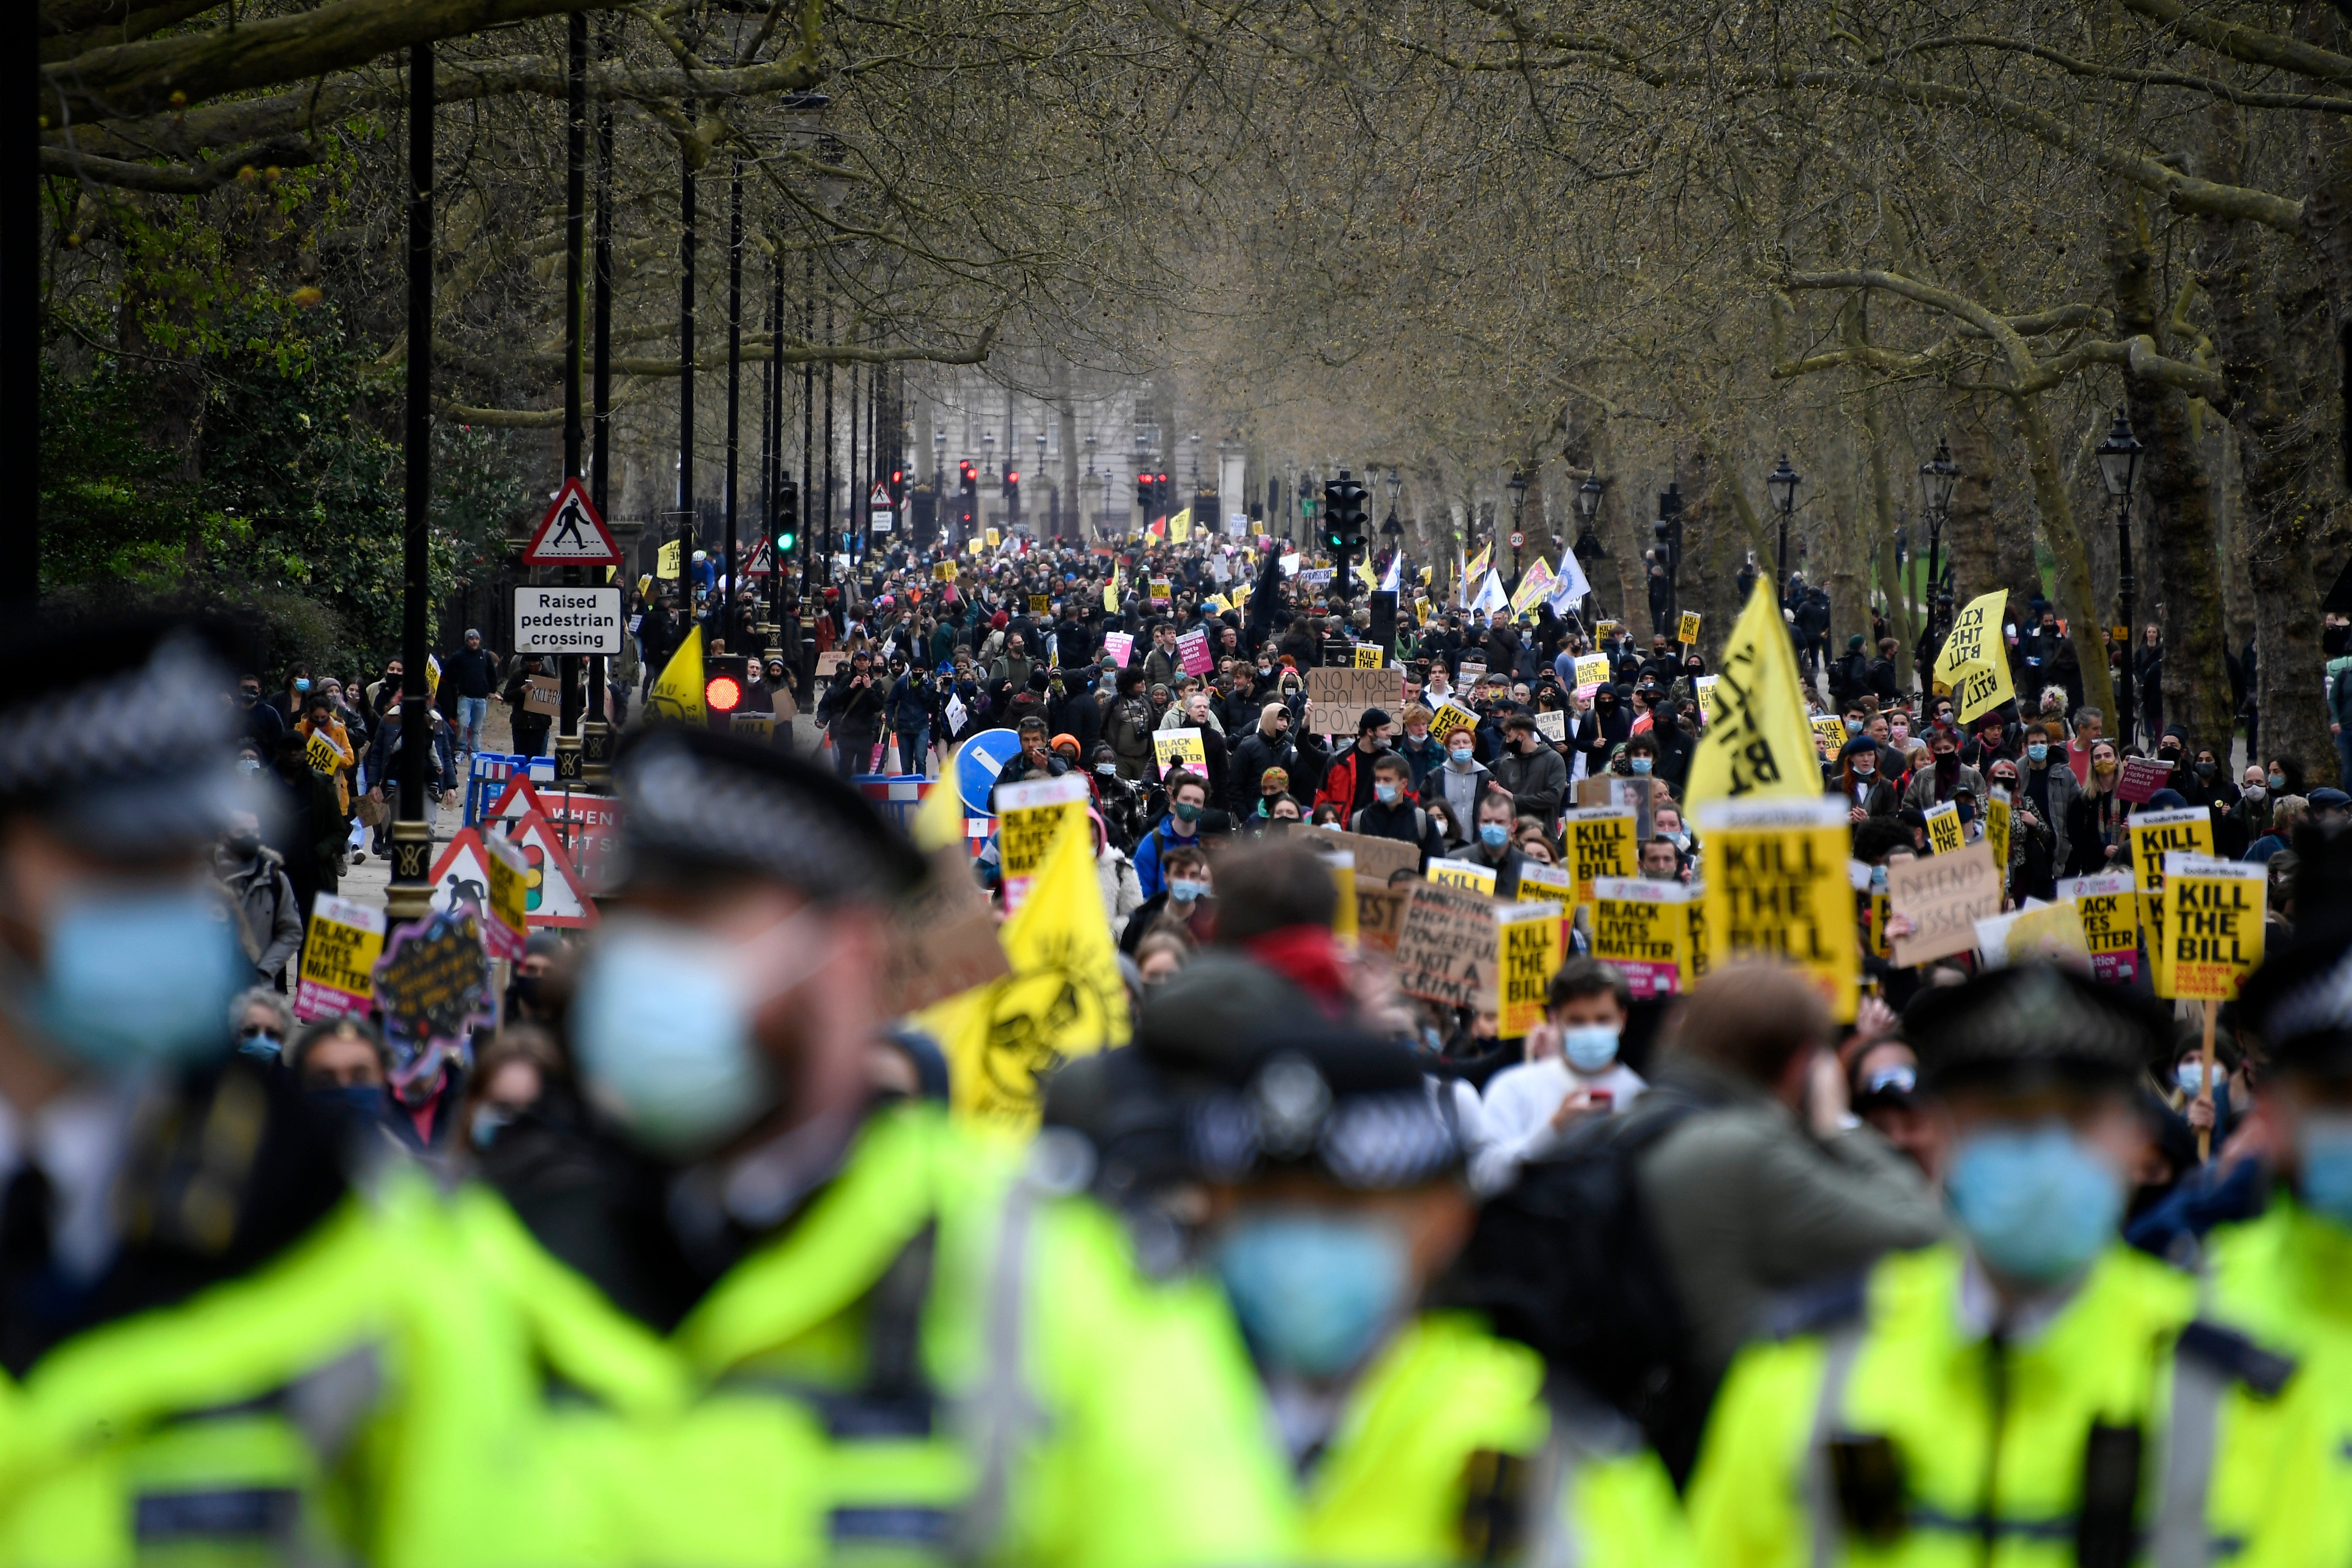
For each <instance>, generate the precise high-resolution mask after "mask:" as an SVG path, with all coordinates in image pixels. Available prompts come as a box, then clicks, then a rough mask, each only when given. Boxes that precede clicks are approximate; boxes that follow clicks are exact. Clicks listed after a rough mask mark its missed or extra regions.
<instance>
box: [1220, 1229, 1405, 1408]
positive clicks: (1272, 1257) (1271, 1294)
mask: <svg viewBox="0 0 2352 1568" xmlns="http://www.w3.org/2000/svg"><path fill="white" fill-rule="evenodd" d="M1214 1261H1215V1264H1216V1269H1217V1277H1218V1279H1221V1280H1223V1282H1224V1287H1225V1295H1226V1297H1227V1298H1228V1299H1229V1300H1231V1301H1232V1302H1233V1307H1234V1317H1235V1318H1237V1319H1239V1320H1240V1321H1241V1326H1242V1333H1243V1334H1244V1336H1245V1337H1246V1338H1247V1339H1248V1341H1249V1342H1250V1348H1251V1349H1252V1350H1254V1351H1255V1352H1256V1353H1257V1357H1258V1359H1259V1361H1260V1362H1262V1363H1265V1366H1266V1367H1267V1369H1268V1370H1270V1371H1274V1372H1288V1373H1297V1374H1298V1375H1299V1376H1302V1377H1310V1378H1328V1377H1337V1376H1338V1375H1339V1373H1343V1372H1346V1371H1347V1370H1348V1369H1349V1367H1352V1366H1354V1365H1355V1364H1356V1363H1358V1362H1360V1361H1361V1360H1363V1359H1364V1357H1365V1356H1366V1355H1368V1354H1370V1352H1371V1349H1372V1347H1373V1346H1374V1345H1375V1344H1377V1343H1378V1342H1380V1337H1381V1332H1382V1331H1384V1330H1385V1329H1386V1328H1387V1327H1388V1326H1389V1324H1390V1323H1391V1322H1392V1321H1394V1320H1395V1318H1396V1316H1397V1314H1398V1313H1399V1312H1400V1311H1402V1310H1403V1309H1404V1307H1405V1305H1406V1300H1405V1296H1406V1292H1407V1290H1408V1289H1409V1288H1410V1286H1411V1283H1412V1271H1411V1267H1410V1264H1411V1258H1410V1256H1409V1253H1408V1251H1407V1248H1406V1247H1405V1240H1404V1237H1403V1236H1402V1234H1401V1233H1400V1232H1399V1231H1398V1230H1397V1228H1396V1227H1395V1226H1391V1225H1388V1224H1385V1223H1383V1222H1381V1221H1380V1220H1376V1219H1370V1218H1365V1217H1359V1216H1357V1215H1348V1214H1341V1213H1330V1212H1326V1211H1323V1210H1319V1209H1263V1210H1258V1211H1255V1212H1252V1213H1247V1214H1244V1215H1242V1216H1241V1217H1240V1218H1238V1219H1236V1220H1235V1221H1234V1224H1233V1226H1232V1227H1231V1228H1230V1229H1228V1230H1227V1231H1226V1233H1225V1236H1224V1238H1223V1240H1222V1241H1221V1242H1219V1243H1218V1244H1217V1248H1216V1253H1215V1258H1214Z"/></svg>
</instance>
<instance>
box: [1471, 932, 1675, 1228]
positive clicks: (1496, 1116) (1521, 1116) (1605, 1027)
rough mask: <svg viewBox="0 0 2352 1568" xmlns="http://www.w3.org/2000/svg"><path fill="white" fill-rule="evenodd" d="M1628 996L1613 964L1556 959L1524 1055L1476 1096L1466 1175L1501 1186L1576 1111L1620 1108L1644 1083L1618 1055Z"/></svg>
mask: <svg viewBox="0 0 2352 1568" xmlns="http://www.w3.org/2000/svg"><path fill="white" fill-rule="evenodd" d="M1632 1001H1633V994H1632V991H1631V990H1630V988H1629V987H1628V986H1627V985H1626V984H1625V976H1624V974H1623V973H1622V972H1621V971H1619V970H1618V969H1617V968H1616V966H1615V965H1613V964H1610V963H1602V962H1601V960H1599V959H1595V958H1571V959H1570V960H1569V961H1568V962H1567V963H1563V964H1561V965H1560V967H1559V973H1557V974H1554V975H1553V976H1552V977H1551V988H1550V990H1549V992H1548V993H1546V994H1545V997H1544V1021H1543V1022H1542V1023H1540V1024H1538V1025H1537V1026H1535V1028H1534V1030H1533V1031H1531V1032H1530V1033H1529V1034H1528V1045H1527V1052H1528V1059H1527V1060H1526V1061H1525V1062H1522V1063H1521V1064H1519V1065H1518V1066H1517V1067H1512V1068H1504V1069H1503V1070H1502V1071H1501V1072H1498V1073H1496V1075H1495V1076H1494V1077H1493V1078H1492V1079H1488V1080H1487V1083H1486V1094H1485V1096H1484V1097H1483V1098H1482V1099H1481V1100H1480V1101H1479V1103H1478V1108H1477V1111H1476V1115H1475V1133H1474V1135H1473V1137H1472V1142H1473V1144H1474V1145H1475V1147H1474V1148H1473V1150H1472V1152H1471V1156H1470V1181H1471V1184H1472V1185H1473V1186H1474V1187H1475V1188H1476V1189H1477V1190H1478V1191H1479V1192H1481V1193H1496V1192H1500V1191H1502V1190H1503V1189H1504V1188H1505V1187H1507V1186H1509V1185H1510V1184H1511V1182H1512V1180H1513V1178H1514V1177H1516V1176H1517V1173H1518V1169H1519V1167H1520V1166H1521V1165H1522V1164H1524V1163H1527V1162H1528V1161H1529V1160H1535V1159H1540V1158H1542V1157H1543V1155H1544V1154H1545V1153H1546V1152H1548V1151H1549V1150H1551V1149H1553V1148H1556V1147H1557V1146H1558V1145H1559V1141H1560V1139H1561V1138H1562V1137H1563V1136H1564V1135H1565V1134H1566V1133H1567V1131H1568V1130H1569V1129H1570V1127H1571V1126H1573V1125H1574V1124H1575V1123H1576V1121H1578V1120H1579V1119H1580V1118H1582V1117H1585V1116H1594V1115H1599V1116H1612V1115H1622V1114H1623V1113H1624V1112H1625V1111H1626V1110H1628V1109H1629V1108H1631V1107H1632V1105H1633V1101H1634V1100H1637V1099H1639V1098H1640V1097H1641V1094H1642V1091H1643V1089H1647V1088H1649V1084H1648V1083H1647V1081H1646V1080H1644V1079H1643V1078H1642V1076H1641V1075H1640V1074H1639V1073H1636V1072H1635V1071H1633V1068H1629V1067H1627V1066H1626V1065H1625V1064H1624V1063H1623V1062H1622V1061H1620V1060H1619V1059H1618V1058H1617V1044H1618V1039H1619V1037H1621V1036H1622V1034H1623V1033H1624V1029H1625V1020H1626V1017H1627V1016H1628V1013H1629V1011H1630V1008H1631V1004H1632ZM1461 1109H1462V1110H1465V1112H1466V1111H1468V1110H1469V1107H1467V1106H1464V1107H1462V1108H1461ZM1464 1120H1465V1124H1468V1123H1469V1122H1471V1121H1472V1120H1473V1119H1472V1118H1470V1117H1469V1116H1466V1115H1465V1119H1464Z"/></svg>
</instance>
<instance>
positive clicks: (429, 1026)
mask: <svg viewBox="0 0 2352 1568" xmlns="http://www.w3.org/2000/svg"><path fill="white" fill-rule="evenodd" d="M372 979H373V990H374V994H375V1005H376V1008H377V1010H378V1011H379V1012H380V1013H381V1014H382V1015H383V1032H384V1034H385V1035H386V1036H387V1037H393V1038H397V1039H401V1040H405V1041H408V1042H409V1043H411V1044H413V1045H415V1047H418V1048H419V1049H420V1050H422V1049H424V1048H425V1047H432V1046H436V1045H438V1046H448V1047H455V1046H456V1045H457V1043H458V1042H459V1041H461V1040H463V1039H464V1038H465V1037H466V1034H467V1030H469V1029H471V1028H472V1027H473V1026H474V1025H476V1024H478V1023H486V1022H488V1020H489V1019H490V1017H491V1016H493V1007H492V999H491V996H490V959H489V955H488V953H486V952H483V951H482V927H481V922H480V917H479V916H478V914H477V913H476V911H475V910H473V909H472V908H467V909H464V910H458V911H457V912H456V913H454V914H453V913H451V912H449V911H447V910H435V911H434V912H433V913H431V914H429V915H427V916H426V917H425V919H423V920H421V921H415V923H413V924H410V925H404V926H402V927H401V928H400V929H399V930H398V931H394V932H393V933H392V938H391V941H390V942H389V943H388V945H387V946H386V948H385V950H384V954H383V957H382V958H380V959H378V960H376V964H375V972H374V974H373V977H372Z"/></svg>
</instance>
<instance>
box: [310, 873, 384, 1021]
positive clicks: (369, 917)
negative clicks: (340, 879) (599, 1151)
mask: <svg viewBox="0 0 2352 1568" xmlns="http://www.w3.org/2000/svg"><path fill="white" fill-rule="evenodd" d="M384 929H385V925H384V916H383V910H376V909H371V908H369V907H368V906H367V905H365V904H362V903H360V902H358V901H356V900H352V899H344V898H338V897H337V896H336V895H335V894H333V893H320V894H319V895H318V896H317V897H316V898H314V899H312V900H310V930H309V931H307V932H306V933H305V934H304V936H303V938H302V962H301V966H300V968H299V970H297V972H296V975H297V979H296V984H295V987H294V1016H295V1017H296V1018H297V1019H298V1020H299V1021H300V1022H302V1023H305V1024H308V1023H311V1022H313V1021H315V1020H317V1019H320V1018H341V1017H342V1016H345V1015H347V1014H352V1013H364V1012H366V1011H367V1008H368V1003H369V1001H370V1000H371V999H372V997H373V992H374V981H373V975H374V973H375V961H376V960H377V959H379V958H381V957H383V935H384Z"/></svg>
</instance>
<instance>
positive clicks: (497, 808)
mask: <svg viewBox="0 0 2352 1568" xmlns="http://www.w3.org/2000/svg"><path fill="white" fill-rule="evenodd" d="M534 811H535V812H538V813H539V814H540V815H541V816H546V815H547V807H546V805H544V804H542V803H541V800H540V798H539V792H538V791H537V790H535V789H533V788H531V787H530V774H529V773H515V774H513V775H512V776H510V777H509V779H508V780H507V787H506V788H505V789H503V790H501V791H500V792H499V801H498V804H497V805H493V806H492V807H490V809H489V810H488V812H487V813H486V814H485V815H484V816H483V817H482V820H483V821H484V822H494V823H498V824H499V825H501V826H511V825H512V824H513V823H514V822H516V821H518V820H519V819H520V818H521V817H523V816H526V815H528V814H529V813H530V812H534Z"/></svg>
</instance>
